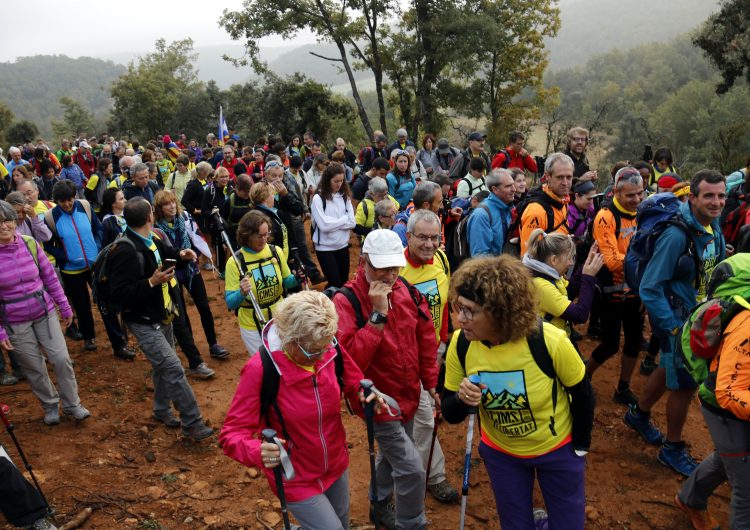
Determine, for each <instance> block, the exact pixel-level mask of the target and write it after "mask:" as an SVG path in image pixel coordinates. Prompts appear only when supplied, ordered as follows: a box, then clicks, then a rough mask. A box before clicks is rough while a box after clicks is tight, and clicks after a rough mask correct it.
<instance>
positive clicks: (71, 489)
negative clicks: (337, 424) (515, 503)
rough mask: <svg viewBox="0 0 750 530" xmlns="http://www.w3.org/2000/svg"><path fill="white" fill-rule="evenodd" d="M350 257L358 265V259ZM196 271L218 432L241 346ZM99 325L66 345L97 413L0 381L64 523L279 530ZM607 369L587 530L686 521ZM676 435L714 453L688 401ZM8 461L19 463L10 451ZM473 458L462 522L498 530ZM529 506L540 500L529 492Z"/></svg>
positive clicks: (355, 466)
mask: <svg viewBox="0 0 750 530" xmlns="http://www.w3.org/2000/svg"><path fill="white" fill-rule="evenodd" d="M353 257H354V256H353ZM352 263H353V268H354V264H355V263H356V261H354V260H353V261H352ZM203 275H204V279H205V280H206V283H207V287H208V290H209V296H210V298H211V301H212V306H213V307H214V315H215V318H216V324H217V326H216V327H217V331H218V334H219V340H220V342H221V344H223V345H225V346H226V347H227V348H228V349H229V350H230V351H231V352H232V357H231V358H230V359H229V360H228V361H225V362H219V361H208V362H209V364H210V365H211V367H212V368H214V369H215V370H216V377H215V378H214V379H213V380H210V381H194V382H193V383H192V385H193V389H194V390H195V393H196V395H197V397H198V402H199V403H200V405H201V408H202V411H203V414H204V416H205V418H207V419H208V420H209V421H210V423H211V424H212V425H213V426H214V427H216V428H220V427H221V423H222V420H223V418H224V415H225V413H226V410H227V408H228V406H229V402H230V400H231V398H232V395H233V394H234V389H235V386H236V383H237V380H238V376H239V372H240V369H241V368H242V366H243V364H244V362H245V360H246V354H245V351H244V347H243V346H242V342H241V340H240V337H239V333H238V330H237V325H236V321H235V317H234V315H233V314H232V313H229V312H227V311H226V308H225V306H224V304H223V293H222V286H221V284H220V282H219V281H218V280H216V279H214V278H213V275H212V274H211V273H208V272H205V271H204V272H203ZM189 312H190V316H191V320H192V322H193V323H194V325H193V328H194V329H195V331H196V337H195V338H196V343H197V344H198V346H199V348H200V350H201V352H202V353H204V355H205V358H206V359H207V358H208V355H207V352H208V348H207V345H206V342H205V337H204V336H203V332H202V330H201V329H200V319H199V318H198V315H197V312H196V311H195V308H194V307H190V308H189ZM97 334H98V337H100V338H99V343H100V347H99V351H98V352H94V353H90V352H84V350H83V347H82V346H83V344H82V343H71V342H69V347H70V352H71V357H72V358H73V360H74V362H75V370H76V374H77V376H78V382H79V386H80V394H81V398H82V400H83V403H84V404H85V405H86V406H87V407H88V408H89V409H90V410H91V412H92V415H93V417H92V418H91V419H89V420H87V421H86V422H85V423H84V424H82V425H75V424H73V423H72V422H71V421H63V422H62V424H61V425H59V426H57V427H53V428H50V427H46V426H45V425H44V424H43V423H42V421H41V420H42V410H41V407H40V406H39V404H38V402H37V400H36V399H35V398H34V396H33V395H32V394H31V392H30V390H29V388H28V385H27V384H26V383H25V382H22V383H20V384H18V385H16V386H13V387H0V401H2V402H5V403H7V404H9V405H10V406H11V408H12V416H11V417H12V419H13V421H14V422H15V424H16V434H17V436H18V438H19V440H20V441H21V443H22V445H23V448H24V450H25V452H26V454H27V457H28V458H29V461H30V462H31V463H32V465H33V466H34V470H35V473H36V475H37V477H38V479H39V480H40V482H41V483H42V486H43V489H44V491H45V493H46V495H47V496H48V498H49V499H50V501H51V502H52V504H53V505H54V506H55V508H56V509H57V512H58V513H59V514H61V515H62V516H63V517H62V520H64V521H67V520H68V519H69V518H70V517H71V516H72V515H74V514H75V513H77V512H78V511H80V510H81V509H83V508H84V507H86V506H91V507H93V508H94V512H93V514H92V515H91V517H90V518H89V520H88V521H87V522H86V524H85V525H84V528H92V529H93V528H99V529H112V528H147V529H157V528H168V529H173V528H246V529H250V528H252V529H256V528H257V529H261V528H271V527H273V528H282V527H283V525H282V524H281V523H280V515H279V512H278V511H276V510H275V508H274V506H275V505H277V502H276V501H275V498H274V497H273V496H272V495H271V493H270V490H269V488H268V487H267V485H266V481H265V479H264V478H262V477H258V476H257V473H256V472H254V471H253V470H248V469H246V468H244V467H242V466H241V465H240V464H237V463H236V462H234V461H233V460H230V459H229V458H226V457H225V456H224V455H223V453H222V452H221V449H220V448H219V447H218V446H217V445H216V441H215V439H213V440H212V441H211V442H204V443H200V444H195V443H189V442H186V441H183V440H182V439H181V437H180V436H179V435H178V432H179V430H177V432H175V431H173V430H169V429H167V428H165V427H163V426H161V425H160V424H157V423H156V422H155V421H153V420H152V419H151V395H150V394H151V380H150V365H149V364H148V362H147V361H146V360H145V358H144V357H143V356H142V355H139V356H138V358H137V359H136V361H134V362H130V363H126V362H122V361H119V360H116V359H115V358H114V357H113V356H112V353H111V350H110V349H109V346H108V345H106V346H105V344H106V335H105V333H104V329H103V326H102V325H101V323H98V324H97ZM581 346H582V349H583V352H584V353H585V354H586V355H587V354H588V352H589V351H590V350H591V349H592V347H593V346H594V343H592V342H591V341H588V340H584V341H582V344H581ZM180 355H181V354H180ZM182 359H183V361H185V360H184V358H182ZM184 364H185V365H187V363H186V362H184ZM617 365H618V361H617V359H615V360H612V361H610V362H609V363H608V364H607V365H605V366H604V367H603V368H602V369H601V370H600V371H599V372H598V373H597V377H596V379H595V381H594V387H595V389H596V391H597V394H598V407H597V411H596V422H595V430H594V441H593V450H592V452H591V454H590V455H589V457H588V461H589V464H588V465H589V467H588V473H587V498H588V506H589V508H588V510H589V514H588V516H589V517H588V527H590V528H606V529H615V528H617V529H636V528H639V529H640V528H643V529H659V530H665V529H682V528H689V523H688V522H687V519H686V518H685V517H684V516H683V515H682V513H681V512H679V511H678V510H677V509H676V508H674V507H672V504H671V499H672V497H673V495H674V493H675V492H676V491H677V490H678V489H679V487H680V484H681V479H680V478H679V477H678V476H677V475H676V474H675V473H674V472H672V471H670V470H668V469H666V468H664V467H663V466H661V465H660V464H658V463H657V462H656V459H655V456H656V448H653V447H650V446H646V444H645V443H643V442H642V441H641V440H640V438H638V437H637V436H636V435H635V434H634V433H633V432H631V431H630V430H629V429H628V428H627V427H625V425H624V424H623V423H622V420H621V418H622V414H623V413H624V409H623V407H621V406H618V405H615V404H614V403H613V402H612V400H611V395H612V391H613V389H614V385H615V382H616V372H617ZM644 383H645V377H643V376H639V375H636V376H635V379H634V383H633V387H634V390H635V391H636V392H638V391H640V390H641V389H642V387H643V385H644ZM654 419H655V421H656V422H657V424H658V425H660V426H662V427H663V426H664V425H665V417H664V403H663V402H662V403H660V404H658V405H657V407H656V409H655V411H654ZM344 424H345V426H346V429H347V433H348V437H349V442H350V444H351V461H352V467H351V499H352V502H351V518H352V528H361V527H368V526H370V527H371V525H370V523H369V521H368V518H367V507H368V506H367V485H368V481H369V467H368V456H367V439H366V430H365V426H364V422H363V421H361V420H360V419H358V418H354V417H349V416H345V418H344ZM686 433H687V434H686V439H687V441H688V442H689V443H690V444H691V445H692V451H693V454H694V455H695V456H697V457H703V456H705V455H706V454H708V452H710V450H711V442H710V437H709V435H708V431H707V430H706V427H705V425H704V423H703V420H702V418H701V416H700V412H699V410H698V406H697V404H696V405H695V406H693V407H692V408H691V410H690V415H689V418H688V423H687V427H686ZM465 434H466V425H465V424H463V425H456V426H453V425H447V424H443V425H442V426H441V427H440V435H439V436H440V440H441V443H442V446H443V450H444V451H445V453H446V460H447V468H446V473H447V475H448V478H449V480H450V481H451V483H452V484H453V485H454V486H455V487H456V488H457V489H460V482H461V471H462V463H463V451H464V444H465ZM476 438H477V437H476V436H475V440H476ZM0 441H2V442H3V443H4V444H5V445H6V446H7V448H8V450H9V452H10V454H11V456H12V457H14V458H16V457H17V454H16V450H15V447H13V446H12V443H11V441H10V439H9V437H8V436H7V434H6V433H5V432H4V431H2V432H1V433H0ZM474 454H475V455H476V451H475V453H474ZM16 461H17V463H18V464H19V465H20V459H17V458H16ZM474 462H475V464H476V465H475V466H474V467H473V469H472V478H471V485H472V489H471V492H470V495H469V500H468V506H469V508H468V513H469V517H468V528H474V529H484V528H498V527H499V525H498V523H497V515H496V512H495V504H494V500H493V497H492V494H491V491H490V486H489V482H488V479H487V475H486V473H485V472H484V468H483V466H482V465H481V463H480V462H479V460H478V459H477V460H475V461H474ZM718 494H719V495H717V496H716V497H714V498H713V499H712V500H711V509H712V511H713V512H714V514H715V516H716V517H717V518H718V519H719V521H720V522H721V523H722V524H723V525H724V527H726V525H727V520H728V511H729V508H728V498H729V489H728V488H727V487H726V486H722V487H721V488H720V489H719V490H718ZM536 504H538V505H541V497H540V496H539V495H538V492H537V503H536ZM458 513H459V508H458V506H445V505H441V504H439V503H437V502H436V501H434V500H433V499H432V498H431V497H430V498H428V499H427V516H428V518H429V520H430V521H431V525H430V528H434V529H446V530H448V529H451V530H453V529H455V528H457V527H458ZM260 520H264V521H265V522H263V523H261V522H260ZM2 525H3V523H0V526H2ZM6 527H7V528H11V527H10V526H9V525H6Z"/></svg>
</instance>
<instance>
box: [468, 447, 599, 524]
mask: <svg viewBox="0 0 750 530" xmlns="http://www.w3.org/2000/svg"><path fill="white" fill-rule="evenodd" d="M479 454H480V456H481V457H482V459H483V460H484V465H485V467H486V468H487V474H488V475H489V477H490V483H491V484H492V492H493V493H494V495H495V504H496V505H497V513H498V515H499V517H500V526H501V528H502V529H503V530H534V529H535V528H536V526H535V525H534V516H533V510H534V507H533V494H534V478H536V477H538V479H539V486H540V488H541V490H542V495H543V496H544V504H545V506H546V509H547V514H548V517H549V519H548V524H549V530H583V524H584V522H585V519H586V517H585V508H586V495H585V492H584V479H585V473H584V469H585V466H586V458H585V457H580V456H578V455H576V454H575V453H574V452H573V447H572V446H571V444H565V445H564V446H562V447H560V448H559V449H557V450H555V451H552V452H551V453H547V454H546V455H542V456H537V457H533V458H518V457H515V456H511V455H508V454H506V453H502V452H500V451H497V450H496V449H493V448H491V447H489V446H488V445H485V444H484V443H480V444H479Z"/></svg>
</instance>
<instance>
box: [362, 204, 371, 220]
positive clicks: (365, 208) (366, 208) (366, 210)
mask: <svg viewBox="0 0 750 530" xmlns="http://www.w3.org/2000/svg"><path fill="white" fill-rule="evenodd" d="M362 212H363V213H364V214H365V223H366V222H367V218H368V217H369V216H370V207H369V206H367V201H362Z"/></svg>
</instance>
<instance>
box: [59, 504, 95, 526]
mask: <svg viewBox="0 0 750 530" xmlns="http://www.w3.org/2000/svg"><path fill="white" fill-rule="evenodd" d="M93 511H94V510H92V509H91V506H88V507H86V508H84V509H83V510H81V511H80V512H78V515H76V516H75V517H73V518H72V519H71V520H70V521H68V522H67V523H65V524H64V525H62V526H58V527H57V528H58V530H73V529H74V528H78V527H79V526H81V525H82V524H83V523H85V522H86V519H88V518H89V515H91V512H93Z"/></svg>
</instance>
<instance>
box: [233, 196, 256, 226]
mask: <svg viewBox="0 0 750 530" xmlns="http://www.w3.org/2000/svg"><path fill="white" fill-rule="evenodd" d="M236 199H237V194H236V193H235V192H232V193H231V194H230V195H229V211H228V212H227V223H229V226H230V227H232V229H233V230H237V227H238V226H240V222H239V221H237V222H233V221H232V212H233V211H234V210H235V209H237V210H246V212H249V211H250V208H251V206H250V204H246V205H240V206H236V204H235V202H236ZM243 215H244V214H243ZM240 219H242V216H240Z"/></svg>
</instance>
